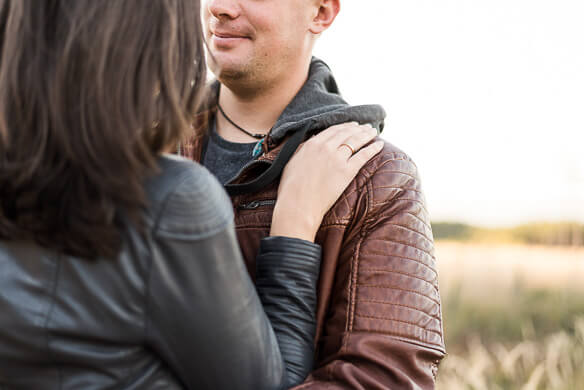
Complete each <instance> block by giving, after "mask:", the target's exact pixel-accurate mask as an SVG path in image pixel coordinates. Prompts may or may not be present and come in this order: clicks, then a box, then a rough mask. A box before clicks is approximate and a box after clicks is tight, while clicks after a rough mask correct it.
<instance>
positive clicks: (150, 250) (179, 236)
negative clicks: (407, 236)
mask: <svg viewBox="0 0 584 390" xmlns="http://www.w3.org/2000/svg"><path fill="white" fill-rule="evenodd" d="M159 165H160V172H159V173H158V174H157V175H156V176H155V177H153V178H151V179H149V180H148V183H147V184H146V191H147V194H148V196H149V199H150V208H149V210H148V211H147V218H146V223H147V226H148V229H147V233H146V235H140V234H138V233H136V231H134V230H132V229H128V231H127V239H126V240H125V246H124V249H123V251H122V253H121V254H120V255H119V257H118V258H117V259H101V260H98V261H88V260H85V259H79V258H74V257H71V256H66V255H59V254H56V253H54V252H51V251H48V250H45V249H43V248H40V247H38V246H36V245H33V244H31V243H25V242H5V241H4V242H0V388H1V389H4V388H7V389H13V388H20V389H105V388H108V389H113V388H115V389H179V388H188V389H254V390H259V389H278V388H282V387H287V386H290V385H292V384H294V383H298V382H300V381H302V379H303V378H304V376H306V375H307V374H308V372H309V371H310V369H311V365H312V355H313V349H312V348H313V346H312V343H313V336H314V326H315V320H314V314H315V313H314V312H315V305H316V302H315V301H316V298H315V296H316V291H315V289H316V280H317V278H318V270H319V261H320V247H319V246H318V245H315V244H313V243H309V242H305V241H302V240H296V239H290V238H284V237H272V238H266V239H264V241H263V243H262V250H261V251H260V254H259V255H258V270H257V275H258V279H257V292H256V288H255V287H254V285H253V283H252V281H251V280H250V278H249V277H248V274H247V271H246V270H245V267H244V264H243V261H242V259H241V254H240V251H239V247H238V245H237V241H236V237H235V233H234V229H233V221H232V219H233V214H232V209H231V204H230V202H229V200H228V197H227V195H226V194H225V193H224V191H223V189H222V187H221V186H220V184H219V183H218V182H217V181H216V180H215V179H214V178H212V177H211V175H210V174H209V173H208V172H207V171H206V170H204V168H201V167H200V166H195V165H193V164H192V163H190V162H187V161H185V160H180V159H177V158H171V157H162V158H161V159H160V163H159ZM260 299H261V301H260ZM262 301H263V303H264V305H265V310H264V308H263V307H262Z"/></svg>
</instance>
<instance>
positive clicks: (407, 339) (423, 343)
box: [359, 327, 444, 354]
mask: <svg viewBox="0 0 584 390" xmlns="http://www.w3.org/2000/svg"><path fill="white" fill-rule="evenodd" d="M359 331H360V332H369V333H370V332H375V333H378V334H384V335H387V336H389V337H391V338H394V339H396V340H400V341H403V342H405V343H408V344H412V345H419V346H422V347H424V348H430V349H433V350H436V351H438V352H440V353H441V354H444V346H443V345H442V343H436V342H434V341H430V340H424V341H422V340H414V339H412V338H411V336H410V335H406V334H400V333H397V332H388V331H383V330H376V329H370V328H367V327H363V328H359ZM440 340H442V337H440ZM426 344H430V345H433V346H436V347H437V348H434V347H430V346H428V345H426Z"/></svg>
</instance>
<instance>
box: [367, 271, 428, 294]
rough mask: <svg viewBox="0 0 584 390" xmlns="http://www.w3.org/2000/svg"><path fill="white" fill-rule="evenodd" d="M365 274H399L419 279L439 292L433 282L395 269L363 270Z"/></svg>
mask: <svg viewBox="0 0 584 390" xmlns="http://www.w3.org/2000/svg"><path fill="white" fill-rule="evenodd" d="M363 272H364V273H374V272H382V273H387V274H398V275H405V276H409V277H410V278H414V279H418V280H421V281H422V282H425V283H428V284H429V285H431V286H432V287H434V288H435V289H436V291H438V287H436V285H435V284H434V282H433V281H430V280H426V279H424V278H422V277H420V276H416V275H414V274H411V273H408V272H403V271H396V270H393V269H382V268H363Z"/></svg>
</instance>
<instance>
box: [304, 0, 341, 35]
mask: <svg viewBox="0 0 584 390" xmlns="http://www.w3.org/2000/svg"><path fill="white" fill-rule="evenodd" d="M316 6H317V7H318V8H317V13H316V16H315V17H314V19H313V20H312V23H311V25H310V29H309V30H310V32H311V33H313V34H320V33H322V32H323V31H324V30H326V29H327V28H329V27H330V25H331V24H333V22H334V20H335V18H336V17H337V15H338V14H339V11H340V10H341V0H317V5H316Z"/></svg>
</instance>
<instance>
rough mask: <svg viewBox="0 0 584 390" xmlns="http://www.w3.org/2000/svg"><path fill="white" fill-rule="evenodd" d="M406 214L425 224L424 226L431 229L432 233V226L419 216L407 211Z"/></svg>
mask: <svg viewBox="0 0 584 390" xmlns="http://www.w3.org/2000/svg"><path fill="white" fill-rule="evenodd" d="M404 214H409V215H411V216H412V217H414V218H416V219H417V220H418V221H420V222H421V223H423V224H424V226H426V227H427V228H428V229H430V231H432V226H431V225H429V224H428V223H427V222H426V221H424V220H423V219H422V218H420V217H419V216H417V215H416V214H414V213H410V212H409V211H406V212H405V213H404Z"/></svg>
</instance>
